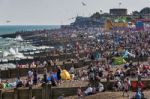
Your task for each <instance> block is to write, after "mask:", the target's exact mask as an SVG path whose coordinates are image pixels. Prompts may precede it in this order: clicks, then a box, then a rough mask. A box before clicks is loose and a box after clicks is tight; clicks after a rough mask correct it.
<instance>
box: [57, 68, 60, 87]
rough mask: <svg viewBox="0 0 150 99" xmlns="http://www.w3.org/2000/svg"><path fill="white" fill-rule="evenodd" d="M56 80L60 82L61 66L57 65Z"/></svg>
mask: <svg viewBox="0 0 150 99" xmlns="http://www.w3.org/2000/svg"><path fill="white" fill-rule="evenodd" d="M57 80H58V84H60V83H61V68H60V66H58V67H57Z"/></svg>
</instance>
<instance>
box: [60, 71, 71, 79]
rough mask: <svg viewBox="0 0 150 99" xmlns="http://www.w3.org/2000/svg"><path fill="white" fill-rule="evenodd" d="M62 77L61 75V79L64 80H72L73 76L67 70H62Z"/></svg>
mask: <svg viewBox="0 0 150 99" xmlns="http://www.w3.org/2000/svg"><path fill="white" fill-rule="evenodd" d="M60 75H61V78H62V79H64V80H70V79H71V76H70V74H69V72H68V71H67V70H62V72H61V74H60Z"/></svg>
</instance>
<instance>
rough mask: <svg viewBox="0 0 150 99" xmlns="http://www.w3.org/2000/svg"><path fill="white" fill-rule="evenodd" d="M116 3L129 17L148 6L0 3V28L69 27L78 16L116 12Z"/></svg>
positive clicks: (94, 1)
mask: <svg viewBox="0 0 150 99" xmlns="http://www.w3.org/2000/svg"><path fill="white" fill-rule="evenodd" d="M81 2H84V3H86V4H87V6H82V3H81ZM119 2H122V5H121V7H123V8H127V9H128V12H129V13H130V12H131V11H133V10H138V11H140V10H141V9H142V8H143V7H148V6H150V0H0V24H2V25H5V24H38V25H39V24H50V25H59V24H68V23H70V22H72V21H74V20H72V19H70V18H72V17H75V16H77V15H79V16H89V15H91V14H92V13H94V12H96V11H100V10H102V11H103V12H109V9H110V8H118V7H119V5H118V4H119ZM69 19H70V20H69ZM6 20H11V22H10V23H6Z"/></svg>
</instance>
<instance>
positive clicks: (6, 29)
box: [0, 25, 60, 35]
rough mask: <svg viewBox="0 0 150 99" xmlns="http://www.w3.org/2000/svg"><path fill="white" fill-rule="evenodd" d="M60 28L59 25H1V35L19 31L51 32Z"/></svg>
mask: <svg viewBox="0 0 150 99" xmlns="http://www.w3.org/2000/svg"><path fill="white" fill-rule="evenodd" d="M57 28H60V26H58V25H0V35H3V34H11V33H15V32H18V31H34V30H44V29H46V30H51V29H57Z"/></svg>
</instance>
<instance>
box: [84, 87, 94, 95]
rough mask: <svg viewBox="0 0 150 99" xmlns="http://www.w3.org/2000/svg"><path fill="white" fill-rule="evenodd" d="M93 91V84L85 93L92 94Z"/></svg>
mask: <svg viewBox="0 0 150 99" xmlns="http://www.w3.org/2000/svg"><path fill="white" fill-rule="evenodd" d="M92 92H93V88H92V87H91V86H89V87H88V88H87V89H86V90H85V91H84V94H85V95H86V96H87V95H91V94H92Z"/></svg>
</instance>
